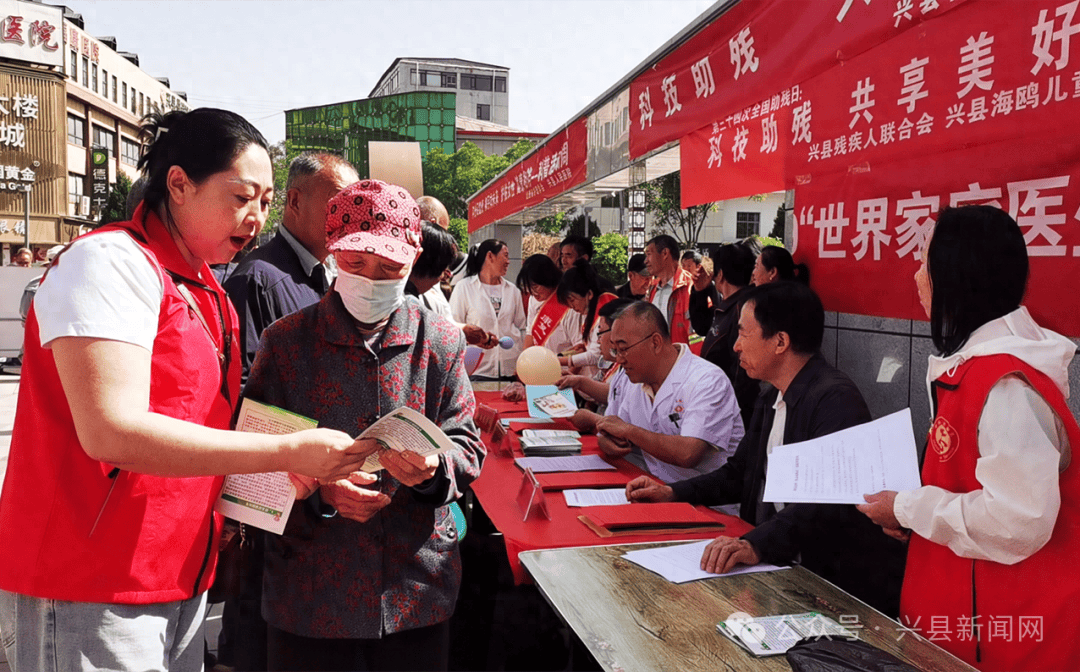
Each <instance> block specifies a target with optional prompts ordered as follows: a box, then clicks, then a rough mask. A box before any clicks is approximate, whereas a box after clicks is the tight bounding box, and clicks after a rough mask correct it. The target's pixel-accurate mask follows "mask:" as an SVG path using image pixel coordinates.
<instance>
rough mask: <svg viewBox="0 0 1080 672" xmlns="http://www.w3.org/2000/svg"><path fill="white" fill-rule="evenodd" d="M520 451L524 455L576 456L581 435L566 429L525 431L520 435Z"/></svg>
mask: <svg viewBox="0 0 1080 672" xmlns="http://www.w3.org/2000/svg"><path fill="white" fill-rule="evenodd" d="M521 451H522V452H523V453H525V454H526V455H548V456H550V455H577V454H580V453H581V434H579V433H578V432H576V431H573V430H567V429H526V430H525V431H523V432H522V433H521Z"/></svg>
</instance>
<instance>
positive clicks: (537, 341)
mask: <svg viewBox="0 0 1080 672" xmlns="http://www.w3.org/2000/svg"><path fill="white" fill-rule="evenodd" d="M568 310H570V306H568V305H566V304H565V303H562V302H560V301H559V297H557V296H556V295H555V294H552V295H551V296H549V297H548V298H547V300H546V301H544V305H542V306H540V311H539V312H538V313H537V314H536V321H535V322H534V323H533V328H532V332H531V333H532V337H533V345H544V344H545V343H547V340H548V338H549V337H550V336H551V332H553V331H555V327H556V326H558V324H559V322H560V321H561V320H562V318H563V316H564V315H566V311H568Z"/></svg>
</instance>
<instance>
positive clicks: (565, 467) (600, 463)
mask: <svg viewBox="0 0 1080 672" xmlns="http://www.w3.org/2000/svg"><path fill="white" fill-rule="evenodd" d="M514 462H516V463H517V465H518V466H519V467H521V468H522V469H524V468H525V467H532V470H533V472H534V473H537V474H546V473H550V472H553V471H598V470H611V471H614V470H615V467H614V466H612V465H610V464H608V463H607V462H605V461H604V458H602V457H600V456H599V455H568V456H565V457H518V458H515V459H514Z"/></svg>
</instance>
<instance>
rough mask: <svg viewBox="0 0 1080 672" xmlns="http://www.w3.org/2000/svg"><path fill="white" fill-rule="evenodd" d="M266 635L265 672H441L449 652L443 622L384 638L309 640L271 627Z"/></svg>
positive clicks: (446, 629) (445, 625)
mask: <svg viewBox="0 0 1080 672" xmlns="http://www.w3.org/2000/svg"><path fill="white" fill-rule="evenodd" d="M267 635H268V636H267V659H268V662H269V669H270V670H273V671H275V672H277V671H281V672H293V671H297V672H298V671H300V670H312V671H318V672H340V671H341V670H364V671H371V672H375V671H376V670H378V671H383V670H385V671H388V672H389V671H391V670H393V671H395V672H397V671H401V672H424V671H427V670H445V669H446V665H447V662H446V661H447V653H448V651H449V649H450V627H449V623H448V622H447V621H444V622H442V623H437V624H435V625H429V626H428V627H426V628H417V629H415V630H405V631H403V632H396V633H394V634H392V635H384V636H383V638H382V639H313V638H311V637H301V636H300V635H294V634H292V633H289V632H285V631H284V630H279V629H277V628H275V627H274V626H272V625H271V626H269V627H268V629H267Z"/></svg>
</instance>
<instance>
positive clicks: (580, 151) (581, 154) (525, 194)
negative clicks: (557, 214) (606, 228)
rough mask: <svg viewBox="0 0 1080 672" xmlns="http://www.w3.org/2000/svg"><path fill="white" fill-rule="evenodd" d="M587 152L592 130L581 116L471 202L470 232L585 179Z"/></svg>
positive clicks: (552, 195)
mask: <svg viewBox="0 0 1080 672" xmlns="http://www.w3.org/2000/svg"><path fill="white" fill-rule="evenodd" d="M588 152H589V132H588V127H587V125H586V120H585V118H584V117H582V118H581V119H578V120H577V121H575V122H573V123H572V124H570V125H569V126H567V127H566V128H565V129H563V131H562V132H560V133H559V134H558V135H556V136H554V137H552V138H551V139H549V140H548V141H547V142H545V143H544V144H543V145H542V146H541V147H540V148H539V149H537V150H536V151H535V152H533V153H532V154H531V155H530V156H528V157H526V158H525V160H523V161H521V162H520V163H518V164H517V165H515V166H513V167H512V168H511V169H510V170H508V171H507V172H506V173H505V174H503V176H502V177H500V178H499V180H498V181H497V182H495V183H494V184H492V185H491V186H490V187H488V188H487V189H485V190H484V191H482V192H480V193H479V194H477V195H476V197H475V198H474V199H472V201H470V202H469V233H473V232H474V231H477V230H478V229H480V228H481V227H483V226H487V225H488V224H491V223H493V222H497V221H498V220H500V219H502V218H503V217H509V216H510V215H513V214H516V213H518V212H521V211H522V210H524V209H526V208H529V207H532V206H534V205H537V204H539V203H543V202H544V201H545V200H547V199H549V198H552V197H554V196H557V195H559V194H561V193H562V192H564V191H566V190H567V189H570V188H572V187H576V186H577V185H579V184H581V183H582V182H584V181H585V176H586V172H587V167H588V165H587V159H588Z"/></svg>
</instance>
